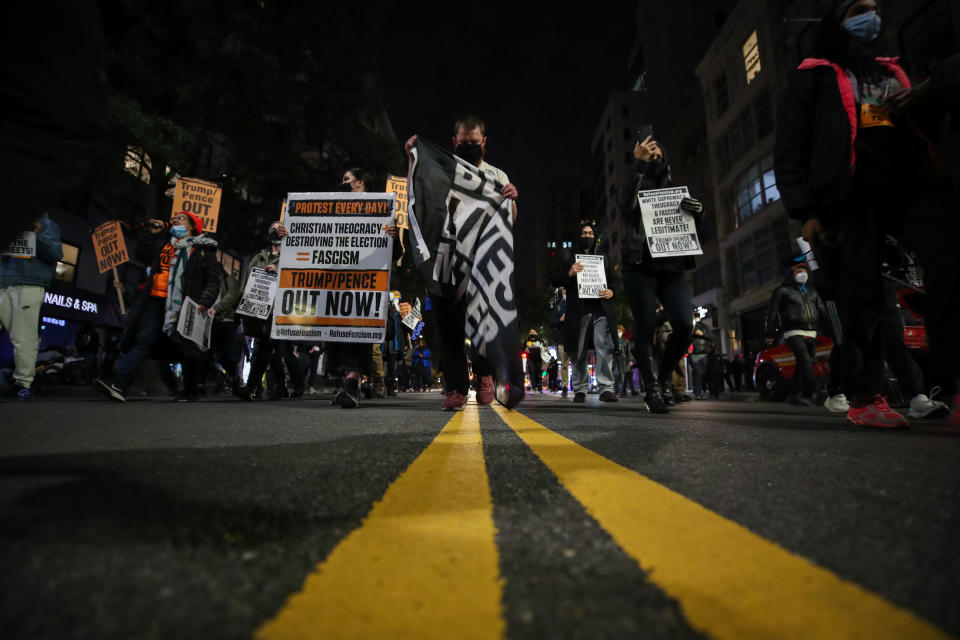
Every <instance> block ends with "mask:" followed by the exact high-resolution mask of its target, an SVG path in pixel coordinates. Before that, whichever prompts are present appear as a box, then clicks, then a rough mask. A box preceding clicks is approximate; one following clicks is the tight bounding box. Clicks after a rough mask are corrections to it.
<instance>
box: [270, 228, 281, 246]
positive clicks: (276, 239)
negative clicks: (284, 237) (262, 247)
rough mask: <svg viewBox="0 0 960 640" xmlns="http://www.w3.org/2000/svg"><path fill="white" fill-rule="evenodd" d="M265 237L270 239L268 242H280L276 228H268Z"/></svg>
mask: <svg viewBox="0 0 960 640" xmlns="http://www.w3.org/2000/svg"><path fill="white" fill-rule="evenodd" d="M267 239H268V240H270V244H280V242H281V239H280V232H279V231H277V230H276V229H270V231H268V232H267Z"/></svg>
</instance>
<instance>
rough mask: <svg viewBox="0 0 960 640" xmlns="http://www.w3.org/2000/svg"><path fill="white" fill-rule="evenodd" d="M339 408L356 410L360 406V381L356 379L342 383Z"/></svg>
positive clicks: (348, 379)
mask: <svg viewBox="0 0 960 640" xmlns="http://www.w3.org/2000/svg"><path fill="white" fill-rule="evenodd" d="M340 406H341V407H342V408H344V409H356V408H357V407H359V406H360V381H359V380H357V379H356V378H347V379H346V380H344V381H343V393H342V394H341V396H340Z"/></svg>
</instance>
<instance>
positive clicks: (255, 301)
mask: <svg viewBox="0 0 960 640" xmlns="http://www.w3.org/2000/svg"><path fill="white" fill-rule="evenodd" d="M279 282H280V276H279V275H278V274H276V273H270V272H269V271H267V270H266V269H260V268H256V269H253V270H251V271H250V277H249V278H248V279H247V286H246V288H245V289H244V290H243V298H242V299H241V300H240V304H238V305H237V313H239V314H242V315H245V316H250V317H251V318H259V319H261V320H266V319H267V318H268V317H269V316H270V312H271V311H272V310H273V299H274V297H275V296H276V295H277V285H278V284H279Z"/></svg>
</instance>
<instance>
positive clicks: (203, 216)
mask: <svg viewBox="0 0 960 640" xmlns="http://www.w3.org/2000/svg"><path fill="white" fill-rule="evenodd" d="M222 194H223V189H221V188H220V185H218V184H216V183H214V182H207V181H205V180H198V179H197V178H180V179H179V180H177V187H176V191H175V192H174V194H173V210H172V211H171V213H170V217H171V218H172V217H173V216H175V215H177V214H178V213H180V212H182V211H185V212H187V213H192V214H193V215H195V216H197V217H199V218H200V220H202V221H203V230H204V232H206V233H214V232H215V231H216V230H217V224H218V222H219V220H220V196H221V195H222Z"/></svg>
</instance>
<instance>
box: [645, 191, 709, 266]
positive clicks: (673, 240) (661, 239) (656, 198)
mask: <svg viewBox="0 0 960 640" xmlns="http://www.w3.org/2000/svg"><path fill="white" fill-rule="evenodd" d="M689 196H690V192H689V191H687V188H686V187H674V188H671V189H655V190H653V191H641V192H640V193H638V194H637V200H639V202H640V213H641V214H642V215H643V228H644V231H646V234H647V247H648V248H649V249H650V255H651V256H653V257H654V258H665V257H668V256H698V255H700V254H702V253H703V249H702V248H701V247H700V239H699V238H698V237H697V225H696V223H695V222H694V220H693V216H692V215H690V214H689V213H687V212H686V211H682V210H681V209H680V201H681V200H683V199H684V198H687V197H689Z"/></svg>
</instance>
